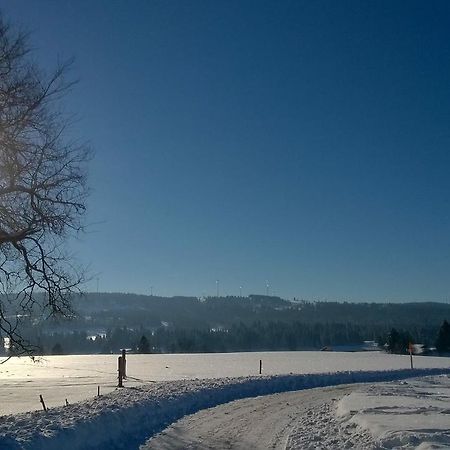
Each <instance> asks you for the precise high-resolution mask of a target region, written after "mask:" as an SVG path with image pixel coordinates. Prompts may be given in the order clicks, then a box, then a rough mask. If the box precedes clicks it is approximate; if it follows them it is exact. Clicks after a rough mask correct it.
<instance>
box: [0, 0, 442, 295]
mask: <svg viewBox="0 0 450 450" xmlns="http://www.w3.org/2000/svg"><path fill="white" fill-rule="evenodd" d="M0 5H1V9H2V10H3V12H4V14H5V15H6V16H7V17H8V18H9V20H11V21H12V22H14V23H16V24H20V25H21V26H23V27H24V28H25V29H29V30H31V31H32V43H33V45H34V47H35V48H36V49H37V57H38V58H39V60H40V62H41V64H42V65H43V66H44V67H51V66H52V65H53V64H54V63H55V61H56V58H57V56H58V55H59V56H62V57H70V56H72V55H73V56H75V58H76V67H75V70H74V75H75V76H76V77H79V78H80V83H79V84H78V86H77V87H76V89H75V90H74V92H73V94H71V95H70V97H69V98H68V99H67V102H66V104H67V108H68V109H69V110H70V111H72V112H74V113H76V114H77V115H78V117H79V120H78V121H77V123H76V124H75V126H74V132H75V133H76V135H77V136H80V137H82V138H85V139H88V140H89V141H90V142H91V144H92V147H93V148H94V150H95V153H96V156H95V159H94V161H93V162H92V164H91V170H90V184H91V187H92V189H93V193H92V196H91V198H90V201H89V214H88V217H87V221H88V223H90V224H91V225H90V226H89V228H88V233H87V234H86V235H84V236H83V237H82V238H81V240H80V241H79V242H77V243H76V244H74V248H75V250H76V252H77V254H78V257H79V259H80V260H81V261H82V262H84V263H86V264H90V266H91V272H92V273H93V274H95V273H97V272H98V273H100V275H99V287H100V290H101V291H123V292H137V293H149V292H150V286H153V292H154V293H155V294H161V295H175V294H185V295H198V296H200V295H209V294H214V293H215V290H216V282H215V280H217V279H219V280H220V293H221V294H238V293H239V286H240V285H241V286H243V289H242V292H243V294H245V295H246V294H249V293H264V292H265V290H266V287H265V285H266V280H268V281H269V284H270V292H271V293H275V294H277V295H281V296H283V297H287V298H292V297H294V296H295V297H297V298H298V297H300V298H306V299H330V300H375V301H385V300H392V301H402V300H425V299H430V300H447V299H448V298H449V295H450V277H449V274H450V203H449V201H450V170H449V169H450V146H449V144H450V2H448V1H442V2H440V1H431V2H426V1H420V2H418V1H408V2H405V1H392V0H389V1H360V0H355V1H339V2H336V1H331V0H330V1H309V2H304V1H292V2H289V1H285V2H279V1H272V2H266V1H260V0H258V1H242V0H240V1H218V0H217V1H212V0H211V1H200V0H198V1H197V0H196V1H187V0H186V1H185V0H183V1H133V2H126V1H76V2H75V1H71V2H69V1H57V2H56V1H39V2H37V1H22V0H14V1H13V0H10V1H2V2H1V3H0ZM86 289H87V290H95V289H96V283H95V280H93V281H92V282H90V283H89V284H88V285H87V286H86Z"/></svg>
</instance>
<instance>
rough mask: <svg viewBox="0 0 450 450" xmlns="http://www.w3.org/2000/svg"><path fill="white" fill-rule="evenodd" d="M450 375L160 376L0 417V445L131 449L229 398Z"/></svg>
mask: <svg viewBox="0 0 450 450" xmlns="http://www.w3.org/2000/svg"><path fill="white" fill-rule="evenodd" d="M438 373H448V374H450V369H417V370H408V369H403V370H394V371H360V372H335V373H324V374H302V375H272V376H263V377H240V378H224V379H209V380H179V381H162V382H155V383H153V384H150V385H144V386H141V387H131V388H125V389H121V390H116V391H114V392H112V393H111V394H109V395H105V396H101V397H97V398H94V399H91V400H87V401H85V402H82V403H77V404H73V405H69V406H66V407H59V408H53V409H50V410H49V411H48V412H43V411H35V412H28V413H22V414H17V415H10V416H3V417H1V418H0V448H2V449H12V450H15V449H33V450H34V449H36V450H37V449H48V450H52V449H60V448H64V447H65V446H66V447H67V445H68V443H69V442H70V448H71V449H74V450H76V449H100V450H101V449H130V448H137V447H138V446H139V445H140V444H142V443H144V442H145V440H146V439H148V438H149V437H151V436H152V435H154V434H156V433H158V432H160V431H161V430H163V429H164V428H165V427H166V426H167V425H169V424H170V423H173V422H174V421H176V420H178V419H180V418H181V417H183V416H185V415H186V414H192V413H194V412H197V411H199V410H201V409H204V408H209V407H212V406H215V405H218V404H222V403H226V402H229V401H232V400H236V399H241V398H248V397H255V396H259V395H267V394H273V393H277V392H286V391H295V390H301V389H307V388H313V387H320V386H330V385H338V384H343V383H358V382H374V381H382V380H396V379H403V378H406V377H411V376H424V375H434V374H438Z"/></svg>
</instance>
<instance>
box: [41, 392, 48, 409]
mask: <svg viewBox="0 0 450 450" xmlns="http://www.w3.org/2000/svg"><path fill="white" fill-rule="evenodd" d="M39 400H40V402H41V403H42V408H43V409H44V411H47V407H46V406H45V402H44V398H43V397H42V394H40V395H39Z"/></svg>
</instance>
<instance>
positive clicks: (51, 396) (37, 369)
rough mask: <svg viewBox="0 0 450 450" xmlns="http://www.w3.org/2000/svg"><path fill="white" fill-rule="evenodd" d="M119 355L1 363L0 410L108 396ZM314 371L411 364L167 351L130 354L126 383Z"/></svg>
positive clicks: (449, 361)
mask: <svg viewBox="0 0 450 450" xmlns="http://www.w3.org/2000/svg"><path fill="white" fill-rule="evenodd" d="M117 357H118V355H71V356H46V357H45V358H42V359H41V360H40V361H39V362H38V363H33V362H32V361H31V360H30V359H29V358H12V359H10V360H9V361H8V362H7V363H6V364H3V365H1V364H0V398H1V399H2V402H1V404H0V415H1V414H14V413H18V412H27V411H33V410H39V409H41V404H40V403H39V395H40V394H42V396H43V397H44V400H45V402H46V404H47V406H49V407H56V406H62V405H64V404H65V400H66V399H67V400H68V402H69V403H71V404H72V403H75V402H78V401H82V400H87V399H90V398H93V397H94V396H95V395H96V394H97V386H100V388H101V392H102V393H103V394H107V393H109V392H112V391H114V390H115V388H116V386H117ZM260 359H261V360H262V361H263V375H282V374H290V373H293V374H305V373H309V374H314V373H325V372H339V371H341V372H342V371H346V370H352V371H356V370H379V369H381V370H395V369H405V368H409V356H399V355H387V354H384V353H380V352H359V353H346V352H257V353H214V354H171V355H128V356H127V367H128V375H129V378H128V380H127V382H126V385H127V386H129V387H130V386H136V387H137V386H141V385H142V384H145V383H150V382H154V381H164V380H183V379H195V378H199V379H211V378H225V377H242V376H252V375H258V373H259V360H260ZM414 364H415V367H417V368H427V367H428V368H433V367H434V368H439V367H444V368H445V367H450V358H437V357H414Z"/></svg>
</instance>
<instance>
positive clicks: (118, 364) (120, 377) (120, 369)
mask: <svg viewBox="0 0 450 450" xmlns="http://www.w3.org/2000/svg"><path fill="white" fill-rule="evenodd" d="M117 372H118V373H119V384H118V385H117V386H118V387H123V373H122V357H121V356H119V357H118V358H117Z"/></svg>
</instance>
